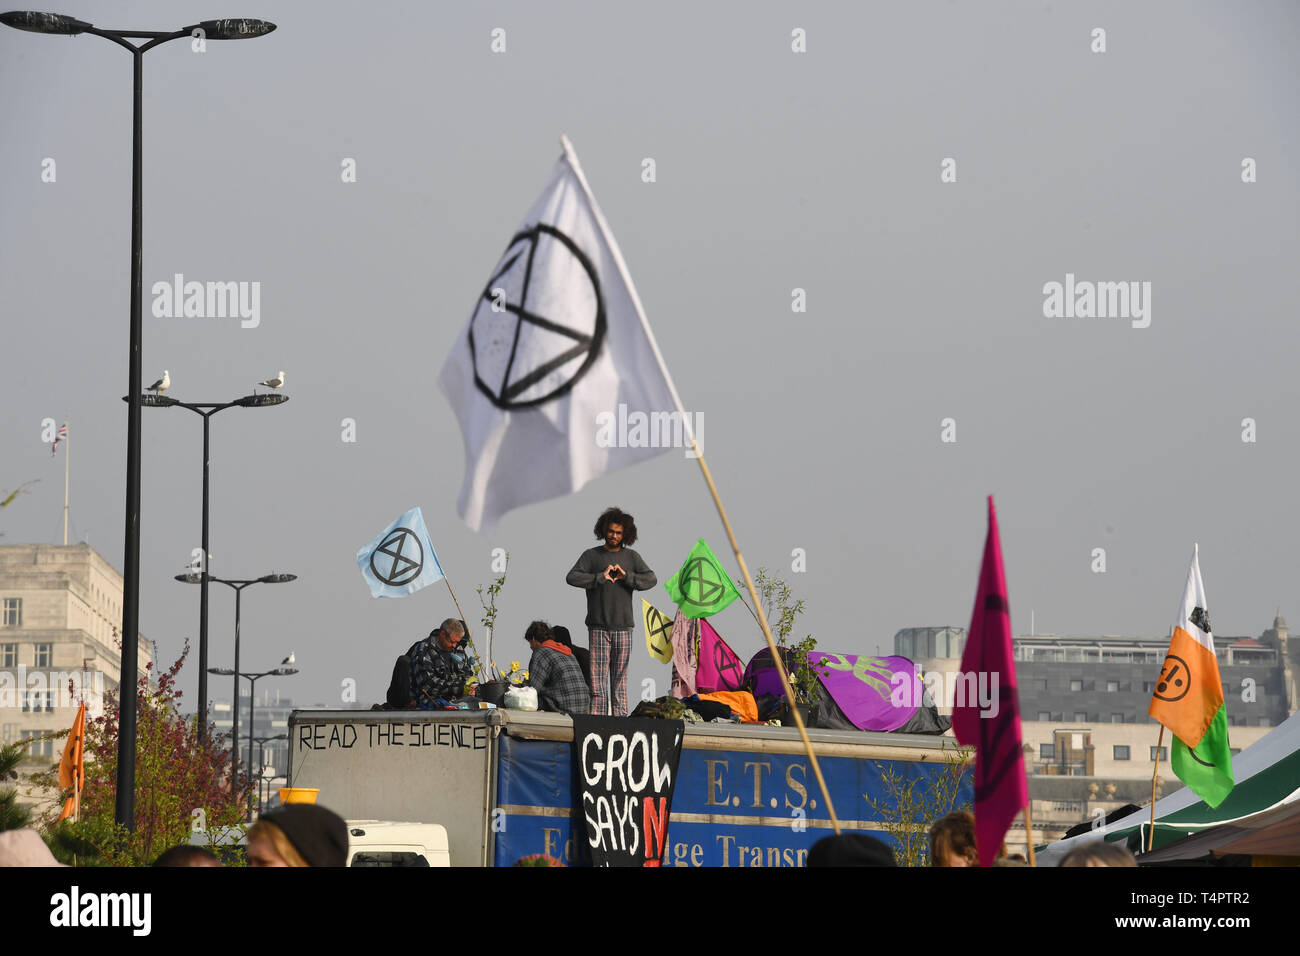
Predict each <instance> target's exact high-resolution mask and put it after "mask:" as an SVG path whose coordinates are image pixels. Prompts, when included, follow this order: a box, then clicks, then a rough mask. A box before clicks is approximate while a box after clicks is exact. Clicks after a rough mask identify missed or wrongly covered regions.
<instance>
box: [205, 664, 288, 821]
mask: <svg viewBox="0 0 1300 956" xmlns="http://www.w3.org/2000/svg"><path fill="white" fill-rule="evenodd" d="M209 671H210V672H211V673H213V674H218V675H221V676H223V677H229V676H230V675H232V674H233V675H234V676H235V683H236V686H238V683H239V680H238V679H239V678H240V677H242V678H244V679H245V680H247V681H248V767H249V769H252V767H253V734H254V732H255V728H256V727H257V719H256V713H257V712H256V710H255V708H256V706H257V682H258V681H259V680H261V679H262V678H263V677H288V676H289V675H291V674H296V673H298V668H296V667H277V668H275V669H274V670H269V671H258V672H256V673H240V672H239V671H235V670H232V669H231V668H229V667H212V668H209ZM235 707H236V708H238V707H239V696H238V694H236V696H235ZM235 743H236V745H238V741H236V742H235ZM248 818H249V819H250V820H251V819H252V818H253V792H252V791H251V790H250V791H249V792H248Z"/></svg>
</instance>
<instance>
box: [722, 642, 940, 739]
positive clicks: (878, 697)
mask: <svg viewBox="0 0 1300 956" xmlns="http://www.w3.org/2000/svg"><path fill="white" fill-rule="evenodd" d="M784 658H785V661H786V666H787V667H791V666H792V665H793V663H794V662H793V660H791V655H789V654H786V655H784ZM808 661H809V663H811V664H812V665H813V666H814V667H816V668H817V670H818V671H819V679H820V680H821V684H822V686H823V687H824V688H825V689H826V692H827V693H828V694H829V695H830V696H831V698H832V699H833V700H834V701H835V703H836V704H837V705H839V708H840V710H842V711H843V712H844V716H845V717H847V718H848V719H849V721H850V722H851V723H852V724H853V726H855V727H857V728H858V729H859V730H878V731H890V730H897V729H898V728H899V727H902V726H903V725H904V724H906V723H907V722H908V721H909V720H911V719H912V716H913V715H914V714H915V713H916V710H917V706H918V705H919V704H920V703H921V702H922V699H923V688H922V687H921V683H920V678H919V677H918V676H917V674H916V665H915V664H914V663H912V661H910V660H908V659H907V658H906V657H861V656H858V655H856V654H823V653H822V652H820V651H813V652H812V653H811V654H809V655H808ZM895 674H898V675H899V676H898V678H897V679H895V677H894V675H895ZM745 676H746V679H750V678H751V677H752V679H753V680H754V696H755V697H758V696H760V695H762V694H772V695H774V696H776V697H782V696H784V695H783V694H782V692H781V679H780V678H779V677H777V676H776V669H775V668H774V667H772V665H771V655H769V654H768V652H767V651H766V650H762V651H759V653H758V654H756V655H754V657H753V659H751V660H750V662H749V668H748V669H747V670H746V673H745Z"/></svg>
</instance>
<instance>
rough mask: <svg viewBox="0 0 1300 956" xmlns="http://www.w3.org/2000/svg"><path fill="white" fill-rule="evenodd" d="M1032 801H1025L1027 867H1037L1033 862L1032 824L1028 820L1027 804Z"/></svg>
mask: <svg viewBox="0 0 1300 956" xmlns="http://www.w3.org/2000/svg"><path fill="white" fill-rule="evenodd" d="M1032 802H1033V801H1032V800H1026V801H1025V849H1026V851H1027V852H1028V856H1029V865H1030V866H1037V865H1038V863H1037V862H1036V861H1035V860H1034V822H1033V821H1032V820H1031V819H1030V818H1029V804H1030V803H1032Z"/></svg>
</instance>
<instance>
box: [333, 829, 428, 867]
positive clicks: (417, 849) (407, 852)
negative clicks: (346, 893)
mask: <svg viewBox="0 0 1300 956" xmlns="http://www.w3.org/2000/svg"><path fill="white" fill-rule="evenodd" d="M347 825H348V864H347V865H348V866H415V867H421V866H451V850H450V847H449V846H448V842H447V828H446V827H443V826H440V825H438V824H436V823H393V822H391V821H388V820H348V821H347Z"/></svg>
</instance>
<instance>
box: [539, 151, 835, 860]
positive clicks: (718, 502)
mask: <svg viewBox="0 0 1300 956" xmlns="http://www.w3.org/2000/svg"><path fill="white" fill-rule="evenodd" d="M560 145H561V146H562V147H563V148H564V155H565V157H566V158H567V159H568V161H569V165H570V166H572V167H573V172H574V175H576V176H577V178H578V182H579V183H580V184H581V185H582V191H583V193H584V194H585V195H586V197H587V202H588V204H589V205H590V207H591V213H592V216H593V217H594V218H595V220H596V223H597V225H598V226H599V227H600V231H601V234H602V235H603V236H604V237H605V241H606V242H607V243H608V244H609V249H610V252H611V254H612V256H613V259H614V263H615V265H617V267H618V271H619V274H620V275H621V276H622V278H623V281H624V283H626V285H627V290H628V293H629V295H630V297H631V300H632V305H633V307H634V308H635V310H636V314H637V318H638V319H639V320H640V321H641V328H642V329H643V330H644V331H645V334H646V338H647V339H648V340H649V342H650V348H651V350H652V351H653V353H654V357H655V361H656V362H658V363H659V370H660V371H661V372H662V373H663V376H664V381H665V383H666V384H667V385H668V391H669V393H670V394H671V395H672V399H673V404H674V405H675V406H676V407H677V412H678V414H679V415H680V416H681V420H682V427H683V429H684V430H685V433H686V436H687V437H688V438H690V440H691V449H692V451H693V452H694V454H695V460H696V461H698V462H699V463H700V471H701V472H702V473H703V475H704V481H705V484H707V485H708V486H709V494H711V495H712V496H713V504H714V506H715V507H716V508H717V510H718V517H719V518H721V519H722V527H723V528H724V530H726V532H727V540H728V541H730V542H731V550H732V552H733V553H734V554H735V555H736V563H737V564H738V565H740V573H741V574H742V575H743V576H744V578H745V589H746V590H747V591H748V592H749V598H750V600H751V601H753V602H754V607H755V608H757V607H759V601H758V592H757V591H756V590H755V589H754V581H753V579H752V578H751V577H750V575H749V567H748V565H746V564H745V557H744V555H742V554H741V553H740V544H739V543H738V542H737V541H736V535H735V532H734V531H732V529H731V522H730V520H728V518H727V512H726V509H725V508H724V507H723V506H722V498H721V497H720V496H719V494H718V488H717V486H716V485H715V484H714V483H713V476H712V475H711V474H710V473H709V466H708V464H707V463H706V462H705V460H704V453H703V452H702V451H701V450H700V446H699V444H698V443H697V442H696V440H695V429H694V427H693V425H692V423H691V418H690V416H689V415H687V414H686V409H685V408H684V407H683V405H682V400H681V396H679V395H678V394H677V386H676V385H674V384H673V378H672V375H670V374H669V372H668V366H667V364H666V363H665V362H664V357H663V353H661V352H660V351H659V343H658V342H657V341H655V336H654V332H653V331H652V330H651V328H650V322H649V320H648V319H647V318H646V314H645V309H644V308H643V307H642V305H641V297H640V296H639V295H637V292H636V286H635V285H633V283H632V277H631V274H630V273H629V272H628V268H627V263H625V262H624V261H623V254H622V252H621V251H620V250H619V248H618V243H616V242H615V241H614V237H613V234H612V232H611V231H610V228H609V225H608V224H607V223H606V222H605V217H604V215H603V214H602V213H601V211H600V206H598V205H597V204H596V197H595V196H594V195H593V194H592V191H591V187H590V186H589V185H588V184H587V177H586V175H585V174H584V173H583V171H582V166H581V165H580V164H579V163H578V157H577V155H576V154H575V152H574V150H573V144H572V143H570V142H569V138H568V137H567V136H565V135H563V134H561V136H560ZM758 623H759V626H760V627H761V628H762V630H763V638H764V640H766V641H767V647H768V650H769V651H770V652H771V654H772V662H773V663H774V664H775V665H776V673H777V676H779V677H780V678H781V687H782V689H783V690H784V691H785V694H786V698H787V699H788V700H789V701H790V702H791V704H792V705H793V703H794V700H795V696H794V690H793V689H792V688H791V686H790V678H789V675H787V674H786V670H785V662H784V661H783V660H782V658H781V655H780V653H778V652H777V648H776V641H775V640H774V639H773V638H772V631H771V628H769V627H768V624H767V618H766V615H758ZM790 712H791V714H792V715H793V716H794V722H795V726H796V727H797V728H798V730H799V737H800V738H801V739H802V740H803V746H804V750H805V752H806V753H807V754H808V762H809V764H811V766H812V769H813V774H814V776H816V778H817V786H818V787H819V788H820V789H821V793H822V798H823V799H824V800H825V801H826V811H827V813H828V814H829V815H830V820H831V827H832V829H833V830H834V831H835V833H836V835H838V834H839V832H840V821H839V818H838V817H837V816H836V815H835V806H834V804H833V803H832V802H831V795H830V790H829V788H828V787H827V786H826V780H825V778H824V777H823V776H822V771H821V766H820V765H819V764H818V763H817V755H816V754H815V753H814V752H813V747H812V742H811V741H810V740H809V739H808V730H807V728H806V727H804V723H803V718H802V717H801V716H800V715H799V708H797V707H794V706H791V708H790Z"/></svg>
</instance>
